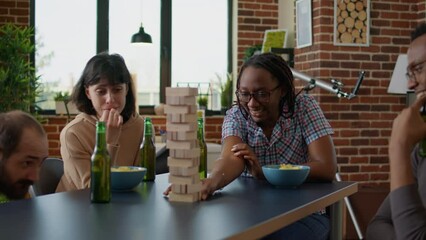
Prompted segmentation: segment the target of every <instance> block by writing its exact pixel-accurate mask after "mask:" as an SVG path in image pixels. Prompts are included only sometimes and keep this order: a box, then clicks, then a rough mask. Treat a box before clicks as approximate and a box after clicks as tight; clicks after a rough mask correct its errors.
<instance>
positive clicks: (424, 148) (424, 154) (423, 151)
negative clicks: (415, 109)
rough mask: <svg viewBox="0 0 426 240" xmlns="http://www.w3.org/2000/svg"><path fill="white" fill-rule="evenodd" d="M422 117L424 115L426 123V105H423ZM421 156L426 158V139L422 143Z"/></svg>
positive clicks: (420, 147)
mask: <svg viewBox="0 0 426 240" xmlns="http://www.w3.org/2000/svg"><path fill="white" fill-rule="evenodd" d="M421 115H422V118H423V121H425V122H426V104H425V105H423V108H422V111H421ZM419 155H420V156H422V157H426V139H423V140H422V141H420V146H419Z"/></svg>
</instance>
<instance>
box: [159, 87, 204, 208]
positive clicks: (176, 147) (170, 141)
mask: <svg viewBox="0 0 426 240" xmlns="http://www.w3.org/2000/svg"><path fill="white" fill-rule="evenodd" d="M197 95H198V89H197V88H181V87H178V88H171V87H168V88H166V105H165V107H164V113H166V114H167V123H166V129H167V144H166V147H167V148H168V149H169V157H168V159H167V165H168V166H169V172H170V174H169V183H170V184H171V187H172V191H171V192H170V194H169V200H170V201H176V202H196V201H198V200H199V199H200V190H201V182H200V175H199V173H198V169H199V165H200V148H199V147H198V142H197V105H196V96H197Z"/></svg>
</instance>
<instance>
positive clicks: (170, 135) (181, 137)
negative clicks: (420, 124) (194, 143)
mask: <svg viewBox="0 0 426 240" xmlns="http://www.w3.org/2000/svg"><path fill="white" fill-rule="evenodd" d="M195 139H197V132H195V131H191V132H172V131H167V140H172V141H186V140H195Z"/></svg>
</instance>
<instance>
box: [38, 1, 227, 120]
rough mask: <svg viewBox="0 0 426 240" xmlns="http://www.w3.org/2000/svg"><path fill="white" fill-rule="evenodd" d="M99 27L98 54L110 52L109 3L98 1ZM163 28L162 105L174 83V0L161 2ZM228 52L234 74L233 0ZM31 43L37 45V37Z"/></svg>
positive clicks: (150, 108)
mask: <svg viewBox="0 0 426 240" xmlns="http://www.w3.org/2000/svg"><path fill="white" fill-rule="evenodd" d="M35 1H36V0H30V26H31V27H34V28H35V12H36V9H35ZM96 8H97V27H96V52H97V53H101V52H104V51H108V50H109V22H108V18H109V17H108V16H109V1H105V0H97V7H96ZM160 11H161V13H160V14H161V17H160V18H161V27H160V69H159V71H160V89H159V90H160V91H159V92H160V103H165V100H166V87H170V86H171V83H172V79H171V78H172V77H171V72H172V0H161V9H160ZM227 15H228V29H227V32H228V52H227V61H228V62H227V70H228V72H232V67H233V62H232V61H233V58H232V42H233V39H232V26H233V22H232V21H233V17H232V15H233V0H228V14H227ZM31 41H32V42H33V43H35V35H33V36H32V38H31ZM30 60H31V63H32V66H33V67H35V53H32V54H31V55H30ZM139 108H140V109H143V111H141V113H146V114H149V113H154V106H151V105H147V106H139ZM40 113H41V114H49V115H50V114H52V115H54V114H55V110H54V109H46V110H42V111H40Z"/></svg>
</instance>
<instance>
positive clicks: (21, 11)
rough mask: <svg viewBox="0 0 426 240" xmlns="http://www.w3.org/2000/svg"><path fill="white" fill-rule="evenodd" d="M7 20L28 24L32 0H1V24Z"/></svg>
mask: <svg viewBox="0 0 426 240" xmlns="http://www.w3.org/2000/svg"><path fill="white" fill-rule="evenodd" d="M6 22H14V23H16V24H18V25H24V26H28V25H29V24H30V0H0V25H1V24H3V23H6Z"/></svg>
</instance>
